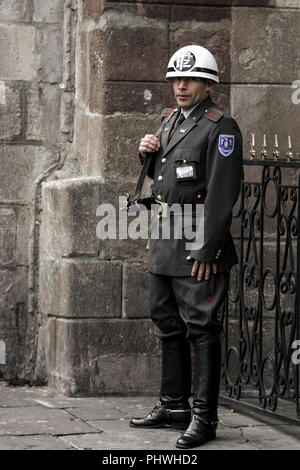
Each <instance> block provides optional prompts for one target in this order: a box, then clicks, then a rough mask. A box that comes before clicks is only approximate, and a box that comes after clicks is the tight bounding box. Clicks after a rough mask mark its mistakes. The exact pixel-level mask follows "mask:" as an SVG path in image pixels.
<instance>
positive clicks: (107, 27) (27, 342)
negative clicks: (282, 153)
mask: <svg viewBox="0 0 300 470" xmlns="http://www.w3.org/2000/svg"><path fill="white" fill-rule="evenodd" d="M299 15H300V8H299V5H298V2H297V1H296V0H263V1H260V2H257V1H256V0H246V1H243V2H242V1H240V0H212V1H210V2H207V1H205V0H176V1H171V0H160V1H157V0H147V1H146V0H144V1H143V0H140V1H135V0H129V1H126V2H124V1H122V0H121V1H117V0H116V1H107V0H50V1H47V2H45V1H43V0H12V1H7V0H0V39H1V41H0V116H1V118H2V119H1V120H0V156H1V171H2V175H3V176H2V184H1V189H0V220H1V223H0V233H1V239H2V243H1V247H0V277H1V280H0V285H1V292H2V293H3V294H1V307H0V340H1V341H4V342H5V345H6V363H5V364H0V374H1V376H2V377H4V378H5V379H6V380H8V381H10V382H13V383H22V382H29V383H46V382H48V383H50V384H51V385H53V386H55V387H57V388H58V389H59V390H61V391H63V392H64V393H67V394H80V393H86V394H96V393H124V394H126V393H156V392H157V391H158V388H159V375H160V351H159V344H158V342H157V340H156V339H155V338H154V337H153V330H152V324H151V320H150V318H149V309H148V304H147V272H146V252H145V245H146V242H145V240H99V239H98V238H97V236H96V227H97V223H98V221H99V217H97V215H96V210H97V207H98V206H99V205H100V204H101V203H113V204H114V205H115V207H118V197H119V195H121V194H124V193H125V192H131V193H132V192H133V191H134V187H135V184H136V178H137V175H138V172H139V169H140V167H139V162H138V160H137V153H136V150H137V146H138V142H139V140H140V138H141V137H142V136H143V135H144V134H145V133H146V132H154V131H156V129H157V127H158V125H159V119H158V116H159V113H160V111H161V110H162V109H163V108H164V107H166V106H168V107H171V106H173V105H174V99H173V96H172V90H171V87H170V85H169V84H167V83H166V82H165V80H164V74H165V69H166V66H167V63H168V60H169V58H170V56H171V54H172V53H173V52H174V51H175V50H176V49H177V48H179V47H181V46H183V45H186V44H187V43H191V42H196V43H200V44H202V45H203V46H205V47H207V48H208V49H210V50H211V51H212V52H213V53H214V54H215V55H216V58H217V61H218V63H219V66H220V74H221V83H220V85H219V86H218V87H216V88H215V90H214V94H213V98H214V99H215V101H216V102H218V103H219V104H221V105H222V106H223V107H224V108H225V109H226V110H227V111H229V112H231V113H232V114H233V116H234V117H236V118H237V120H238V122H239V124H240V127H241V129H242V131H243V134H244V140H245V155H246V154H247V151H248V148H249V138H250V132H255V133H256V136H257V143H258V144H260V142H261V139H262V134H263V133H266V134H267V136H269V135H270V136H272V135H273V134H274V132H275V131H277V133H278V137H279V143H280V145H281V146H282V148H285V147H284V145H285V144H284V142H285V139H286V138H287V135H288V134H290V135H291V137H292V142H293V144H294V146H295V148H297V147H298V150H299V148H300V142H299V133H298V132H297V120H298V116H299V109H300V108H299V106H300V105H298V107H297V106H296V105H293V104H292V103H291V94H292V92H293V89H292V87H291V85H292V82H293V81H294V80H297V79H299V77H298V76H297V74H298V71H299V59H298V54H297V50H298V42H297V41H298V34H297V28H298V25H299ZM268 138H269V137H268ZM250 176H251V175H250ZM147 187H149V182H148V184H147ZM234 230H237V228H235V229H234ZM270 249H271V250H272V243H271V246H270Z"/></svg>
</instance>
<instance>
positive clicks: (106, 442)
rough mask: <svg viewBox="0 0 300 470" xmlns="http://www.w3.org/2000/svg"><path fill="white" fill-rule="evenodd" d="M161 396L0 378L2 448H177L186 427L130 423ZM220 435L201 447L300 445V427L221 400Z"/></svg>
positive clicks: (0, 435)
mask: <svg viewBox="0 0 300 470" xmlns="http://www.w3.org/2000/svg"><path fill="white" fill-rule="evenodd" d="M155 403H156V398H155V397H115V396H107V397H82V398H70V397H66V396H64V395H61V394H60V393H58V392H56V391H55V390H52V389H51V388H49V387H28V386H24V387H11V386H8V385H7V384H5V383H4V382H0V450H21V449H22V450H23V449H33V450H67V449H70V450H74V449H78V450H85V449H89V450H157V449H160V450H176V447H175V442H176V440H177V438H178V437H179V436H180V431H177V430H171V429H155V430H154V429H153V430H145V429H143V430H141V429H134V428H131V427H129V419H130V418H131V417H132V416H144V415H145V414H147V413H148V412H149V411H151V409H152V408H153V406H154V405H155ZM219 420H220V423H219V427H218V433H217V439H216V440H215V441H212V442H209V443H208V444H206V445H204V446H201V447H200V448H198V449H199V450H200V449H201V450H202V449H205V450H287V449H288V450H292V449H293V450H295V449H297V450H299V449H300V426H297V425H291V424H287V423H283V422H282V421H278V420H275V419H272V418H269V417H267V418H265V417H261V416H259V415H258V414H257V413H253V412H251V414H248V413H247V415H245V414H241V413H240V412H237V411H236V410H234V409H232V408H230V406H228V405H225V404H223V405H222V403H221V406H220V407H219Z"/></svg>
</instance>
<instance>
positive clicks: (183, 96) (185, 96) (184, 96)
mask: <svg viewBox="0 0 300 470" xmlns="http://www.w3.org/2000/svg"><path fill="white" fill-rule="evenodd" d="M177 98H181V99H182V98H189V96H188V95H177Z"/></svg>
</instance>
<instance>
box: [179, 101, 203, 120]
mask: <svg viewBox="0 0 300 470" xmlns="http://www.w3.org/2000/svg"><path fill="white" fill-rule="evenodd" d="M198 105H199V103H197V104H195V106H193V107H192V108H191V109H188V110H187V111H183V110H181V112H182V114H183V115H184V117H185V119H186V118H188V117H189V115H190V114H192V112H193V111H194V109H195V108H196V107H197V106H198Z"/></svg>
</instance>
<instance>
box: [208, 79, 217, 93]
mask: <svg viewBox="0 0 300 470" xmlns="http://www.w3.org/2000/svg"><path fill="white" fill-rule="evenodd" d="M206 85H207V87H206V91H207V92H211V90H212V89H213V87H214V85H215V82H214V81H213V80H209V79H207V81H206Z"/></svg>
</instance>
